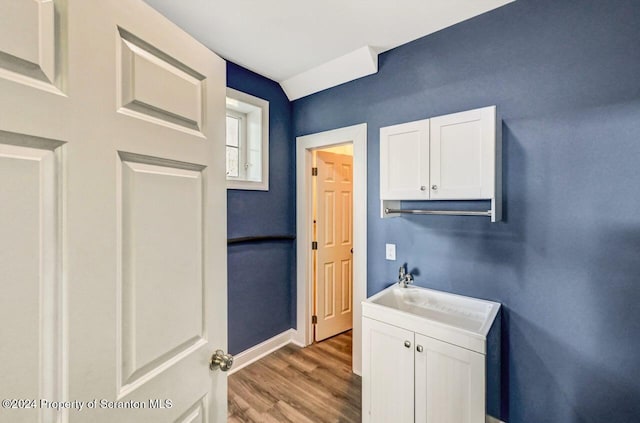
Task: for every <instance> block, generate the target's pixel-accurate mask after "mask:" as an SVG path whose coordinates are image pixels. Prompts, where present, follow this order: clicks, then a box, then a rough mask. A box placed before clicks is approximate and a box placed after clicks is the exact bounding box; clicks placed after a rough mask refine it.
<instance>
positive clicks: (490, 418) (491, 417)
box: [485, 414, 505, 423]
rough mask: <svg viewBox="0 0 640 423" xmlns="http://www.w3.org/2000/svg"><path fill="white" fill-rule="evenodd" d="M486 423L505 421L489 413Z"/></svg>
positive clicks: (501, 422)
mask: <svg viewBox="0 0 640 423" xmlns="http://www.w3.org/2000/svg"><path fill="white" fill-rule="evenodd" d="M485 422H486V423H505V422H503V421H502V420H498V419H496V418H495V417H493V416H490V415H488V414H487V419H486V420H485Z"/></svg>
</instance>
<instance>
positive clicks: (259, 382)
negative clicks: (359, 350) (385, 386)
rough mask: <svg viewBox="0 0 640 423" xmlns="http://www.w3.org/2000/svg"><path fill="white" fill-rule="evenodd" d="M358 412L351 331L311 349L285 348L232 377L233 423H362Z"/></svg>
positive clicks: (358, 380)
mask: <svg viewBox="0 0 640 423" xmlns="http://www.w3.org/2000/svg"><path fill="white" fill-rule="evenodd" d="M360 409H361V380H360V376H357V375H355V374H353V373H352V372H351V331H349V332H346V333H343V334H340V335H337V336H335V337H333V338H330V339H327V340H326V341H323V342H320V343H318V344H313V345H311V346H309V347H307V348H299V347H296V346H293V345H287V346H286V347H284V348H281V349H280V350H278V351H275V352H273V353H271V354H269V355H268V356H267V357H264V358H263V359H261V360H259V361H257V362H255V363H253V364H251V365H249V366H247V367H245V368H244V369H242V370H239V371H238V372H237V373H234V374H233V375H231V376H229V420H228V421H229V423H239V422H243V423H244V422H267V423H289V422H291V423H325V422H326V423H333V422H345V423H347V422H354V423H360V421H361V415H360Z"/></svg>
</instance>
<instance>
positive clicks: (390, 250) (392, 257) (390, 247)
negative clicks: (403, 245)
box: [386, 244, 396, 260]
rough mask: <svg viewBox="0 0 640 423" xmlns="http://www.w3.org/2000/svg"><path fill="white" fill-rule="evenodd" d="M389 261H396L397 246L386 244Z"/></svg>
mask: <svg viewBox="0 0 640 423" xmlns="http://www.w3.org/2000/svg"><path fill="white" fill-rule="evenodd" d="M386 251H387V253H386V255H387V260H395V259H396V244H386Z"/></svg>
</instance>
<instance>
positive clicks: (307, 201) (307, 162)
mask: <svg viewBox="0 0 640 423" xmlns="http://www.w3.org/2000/svg"><path fill="white" fill-rule="evenodd" d="M345 144H351V145H352V146H353V170H352V172H353V173H352V177H353V202H352V204H353V210H352V213H353V218H352V230H353V232H352V243H353V256H352V326H353V349H352V366H353V372H354V373H356V374H358V375H359V374H361V366H362V357H361V340H362V333H361V332H362V330H361V323H362V322H361V320H362V312H361V310H362V306H361V303H362V301H363V300H364V299H365V298H366V292H367V288H366V287H367V125H366V124H364V123H363V124H360V125H354V126H349V127H345V128H340V129H334V130H331V131H326V132H320V133H317V134H311V135H306V136H302V137H298V138H297V139H296V167H297V170H296V226H297V239H296V248H297V259H296V264H297V280H296V316H297V319H296V323H297V325H296V334H295V339H294V342H296V343H297V344H299V345H303V346H307V345H310V344H311V343H313V341H314V330H313V329H314V328H313V326H314V325H313V324H312V318H311V316H312V315H313V311H314V310H315V309H314V304H315V302H314V301H315V299H314V295H313V292H314V290H313V276H314V268H313V263H314V262H313V258H314V250H313V244H312V242H313V241H314V240H315V239H314V232H313V230H314V228H313V212H312V211H313V176H312V168H313V151H314V150H320V149H326V148H329V147H336V146H341V145H345Z"/></svg>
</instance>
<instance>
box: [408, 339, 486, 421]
mask: <svg viewBox="0 0 640 423" xmlns="http://www.w3.org/2000/svg"><path fill="white" fill-rule="evenodd" d="M415 344H416V345H415V407H416V408H415V422H416V423H484V421H485V357H484V355H482V354H479V353H476V352H473V351H470V350H467V349H465V348H461V347H456V346H454V345H451V344H448V343H446V342H442V341H438V340H436V339H433V338H429V337H426V336H422V335H419V334H415Z"/></svg>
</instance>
